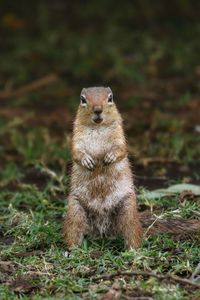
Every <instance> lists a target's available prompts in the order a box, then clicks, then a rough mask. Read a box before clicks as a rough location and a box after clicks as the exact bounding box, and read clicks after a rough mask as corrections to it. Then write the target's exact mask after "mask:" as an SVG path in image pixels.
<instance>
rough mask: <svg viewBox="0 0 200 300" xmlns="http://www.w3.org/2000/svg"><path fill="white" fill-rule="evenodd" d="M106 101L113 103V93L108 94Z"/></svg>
mask: <svg viewBox="0 0 200 300" xmlns="http://www.w3.org/2000/svg"><path fill="white" fill-rule="evenodd" d="M108 103H113V94H109V95H108Z"/></svg>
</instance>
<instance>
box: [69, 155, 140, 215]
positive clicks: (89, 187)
mask: <svg viewBox="0 0 200 300" xmlns="http://www.w3.org/2000/svg"><path fill="white" fill-rule="evenodd" d="M127 170H128V172H127ZM73 178H76V180H75V182H74V184H73ZM77 178H78V184H77ZM72 191H73V194H74V196H75V197H76V198H77V199H78V200H79V202H80V203H81V204H82V205H83V207H85V206H87V209H89V210H91V211H93V212H98V214H99V215H104V214H105V213H106V212H109V211H111V210H112V209H113V208H114V207H115V206H117V205H118V203H119V202H120V201H121V200H122V199H123V198H124V197H125V196H126V195H128V194H130V193H133V191H134V186H133V180H132V175H131V171H130V168H129V162H128V159H127V158H124V159H123V160H121V161H120V162H116V163H114V164H112V166H108V167H104V168H103V167H102V168H101V170H99V169H98V170H97V175H95V173H94V172H91V171H89V170H85V168H83V167H81V166H79V165H77V164H75V165H74V167H73V172H72Z"/></svg>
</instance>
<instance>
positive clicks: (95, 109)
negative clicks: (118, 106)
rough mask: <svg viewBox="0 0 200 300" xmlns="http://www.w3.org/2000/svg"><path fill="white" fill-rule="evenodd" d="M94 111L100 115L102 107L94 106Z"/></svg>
mask: <svg viewBox="0 0 200 300" xmlns="http://www.w3.org/2000/svg"><path fill="white" fill-rule="evenodd" d="M94 113H95V114H97V115H100V114H101V113H102V109H101V108H100V107H95V108H94Z"/></svg>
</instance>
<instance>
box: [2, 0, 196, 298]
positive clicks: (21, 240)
mask: <svg viewBox="0 0 200 300" xmlns="http://www.w3.org/2000/svg"><path fill="white" fill-rule="evenodd" d="M110 2H112V1H110ZM141 2H142V1H141ZM143 2H145V1H143ZM20 3H21V5H18V4H14V3H13V4H12V5H11V4H8V3H7V1H4V2H3V3H2V11H1V13H0V33H1V37H0V45H1V50H0V54H1V55H0V65H1V70H0V89H1V91H0V106H1V108H0V140H1V143H0V166H1V169H0V204H1V206H0V221H1V225H0V247H1V261H0V270H1V273H0V283H1V285H0V295H1V297H0V298H1V299H34V300H36V299H37V300H39V299H104V300H108V299H159V300H160V299H167V300H168V299H170V300H172V299H193V300H194V299H199V298H200V290H199V289H198V288H196V287H195V286H190V285H187V284H181V283H177V282H176V281H173V280H172V279H169V278H165V279H163V280H160V279H158V278H154V277H152V276H147V275H146V276H143V275H135V276H134V275H132V276H129V275H120V272H123V271H130V272H131V271H135V270H137V271H146V272H155V273H158V274H163V275H167V274H170V275H177V276H179V277H180V278H185V279H189V278H190V277H191V275H192V273H193V272H194V270H195V268H196V267H197V265H198V263H199V235H190V236H181V237H180V236H170V235H167V234H160V235H157V236H154V237H145V239H144V242H143V245H142V247H141V249H139V250H138V251H134V250H132V251H127V250H126V249H124V247H123V241H122V240H120V239H117V240H106V239H96V238H94V237H92V236H91V237H88V238H87V239H85V240H84V243H83V245H82V246H81V247H78V248H77V249H75V250H74V251H73V253H72V254H71V255H69V256H67V253H66V248H65V245H64V243H63V237H62V232H61V229H62V222H63V215H64V213H65V212H66V210H67V205H66V204H67V202H66V198H67V193H68V185H69V180H70V168H71V155H70V147H69V145H70V139H71V130H72V124H73V119H74V115H75V111H76V109H77V106H78V102H79V93H80V90H81V88H82V87H84V86H91V85H94V84H97V85H106V86H107V85H109V86H110V87H111V88H112V89H113V92H114V96H115V100H116V102H117V105H118V107H119V110H120V112H121V113H122V116H123V119H124V128H125V131H126V135H127V140H128V144H129V154H130V160H131V162H132V165H133V172H134V173H135V184H136V188H137V193H138V195H140V194H141V192H142V191H143V190H144V189H148V190H152V189H156V188H160V187H168V186H170V185H171V184H173V183H194V184H199V183H200V172H199V169H200V160H199V157H200V147H199V143H200V96H199V92H200V86H199V79H200V65H199V56H200V54H199V53H200V51H199V50H200V49H199V48H200V42H199V39H197V37H198V36H199V33H200V27H199V25H198V22H196V21H195V20H196V19H195V14H194V16H193V15H192V16H190V10H189V8H188V10H187V9H185V10H184V13H185V14H186V16H189V17H191V18H192V19H191V22H189V21H188V22H186V20H185V19H184V18H183V19H182V18H180V15H178V16H176V12H174V14H175V16H174V15H173V18H171V19H170V22H171V23H170V22H169V23H168V19H167V17H166V15H165V12H163V11H162V10H159V9H160V8H159V4H158V3H157V5H158V8H159V9H158V11H157V12H156V10H155V11H153V12H152V10H149V14H148V13H147V12H146V11H145V10H144V11H143V7H136V8H135V9H132V7H131V4H128V3H127V4H126V3H125V4H124V7H123V9H124V12H126V13H124V14H123V13H122V11H121V10H120V8H119V7H117V4H116V7H114V8H113V7H112V6H111V5H110V4H109V3H107V2H106V1H102V5H101V6H98V7H97V6H96V5H95V4H93V5H89V4H85V5H83V4H81V3H79V5H78V4H77V3H75V4H68V5H67V6H66V5H65V4H64V1H61V0H60V1H57V2H56V3H57V4H55V3H51V4H49V5H48V6H47V4H46V3H45V2H40V1H35V2H34V3H32V2H30V7H24V6H23V5H22V3H23V1H20ZM184 5H185V6H187V5H186V4H184ZM184 5H183V6H184ZM137 9H138V11H139V15H140V17H141V16H142V20H143V22H142V21H141V19H140V18H139V17H137ZM190 9H191V7H190ZM194 10H195V9H194ZM105 11H106V12H107V13H106V14H104V12H105ZM108 12H109V13H108ZM111 12H112V13H111ZM145 12H146V13H145ZM95 14H96V16H97V17H94V15H95ZM154 14H155V15H154ZM160 14H161V17H160V18H158V16H160ZM36 17H37V18H36ZM176 17H177V18H176ZM162 18H163V21H162ZM132 20H134V22H133V23H132ZM152 20H154V21H152ZM155 20H157V21H155ZM177 20H178V21H177ZM158 24H159V25H158ZM41 78H46V79H45V80H46V83H45V84H44V83H42V84H41V81H39V84H38V81H37V82H36V86H35V87H34V85H32V86H31V87H30V86H27V85H28V84H29V83H35V80H38V79H41ZM52 78H53V79H52ZM40 84H41V85H40ZM199 200H200V198H199V197H193V196H191V195H186V197H184V199H183V198H182V197H181V196H180V195H177V196H175V197H167V198H164V199H153V200H148V199H144V198H143V199H141V198H139V200H138V208H139V211H140V212H144V211H147V212H149V211H150V210H151V211H153V212H155V213H156V215H163V216H173V217H180V216H181V217H183V218H185V219H192V218H195V219H199V216H200V202H199ZM114 272H119V274H116V276H114V277H109V276H108V277H107V278H102V279H101V280H100V279H98V276H103V275H111V274H113V273H114ZM114 297H115V298H114Z"/></svg>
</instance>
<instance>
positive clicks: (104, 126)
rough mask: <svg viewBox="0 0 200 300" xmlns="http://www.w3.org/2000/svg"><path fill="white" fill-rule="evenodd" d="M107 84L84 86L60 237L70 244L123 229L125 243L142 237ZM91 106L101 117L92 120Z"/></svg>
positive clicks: (118, 122)
mask: <svg viewBox="0 0 200 300" xmlns="http://www.w3.org/2000/svg"><path fill="white" fill-rule="evenodd" d="M110 93H112V91H111V90H110V88H88V89H83V90H82V94H83V95H84V97H85V98H86V99H87V105H86V106H81V105H80V106H79V109H78V112H77V116H76V120H75V123H74V131H73V139H72V157H73V168H72V176H71V188H70V195H69V198H68V203H69V205H68V211H67V214H66V217H65V222H64V229H63V232H64V238H65V242H66V244H67V247H68V248H69V249H70V248H72V247H73V246H75V245H80V243H81V242H82V239H83V237H84V235H86V234H88V233H90V232H93V233H97V234H100V235H106V236H110V235H121V236H123V237H124V240H125V244H126V246H127V247H128V248H138V247H139V246H140V243H141V240H142V227H141V224H140V221H139V217H138V213H137V206H136V196H135V192H134V186H133V178H132V174H131V170H130V165H129V161H128V158H127V146H126V141H125V137H124V132H123V128H122V119H121V116H120V114H119V112H118V110H117V108H116V106H115V104H114V103H111V104H110V103H109V102H108V97H109V95H110ZM95 108H98V109H101V110H102V114H101V116H102V119H103V121H102V122H101V123H100V124H96V123H95V122H94V121H93V120H94V111H95Z"/></svg>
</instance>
